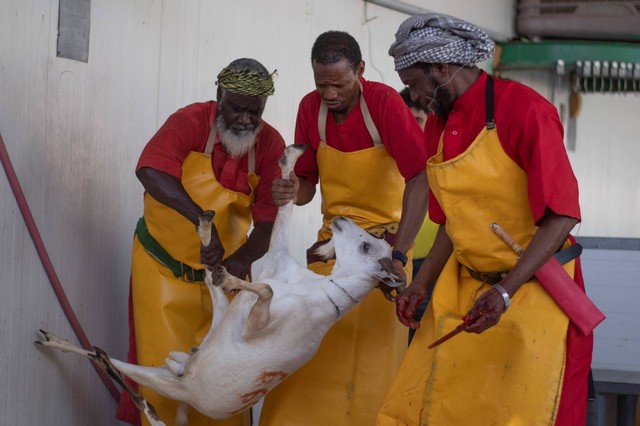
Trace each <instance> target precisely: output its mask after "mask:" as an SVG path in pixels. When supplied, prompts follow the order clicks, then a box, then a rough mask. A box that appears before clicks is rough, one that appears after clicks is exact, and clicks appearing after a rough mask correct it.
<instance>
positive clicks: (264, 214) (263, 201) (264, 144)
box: [251, 121, 285, 223]
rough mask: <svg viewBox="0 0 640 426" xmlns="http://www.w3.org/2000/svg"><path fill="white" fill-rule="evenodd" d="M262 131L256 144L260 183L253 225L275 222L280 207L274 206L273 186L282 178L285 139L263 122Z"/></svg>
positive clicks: (255, 200) (257, 170)
mask: <svg viewBox="0 0 640 426" xmlns="http://www.w3.org/2000/svg"><path fill="white" fill-rule="evenodd" d="M262 125H263V127H262V130H261V132H260V135H259V140H258V142H257V143H256V173H257V174H258V176H260V182H259V183H258V186H257V187H256V194H255V199H254V203H253V207H252V208H251V213H252V215H253V223H260V222H273V221H274V220H275V218H276V214H277V213H278V207H276V206H275V204H273V198H272V196H271V184H272V183H273V180H274V179H276V178H279V177H281V173H282V172H281V171H280V165H279V161H280V158H281V157H282V155H283V154H284V147H285V143H284V139H283V138H282V136H281V135H280V133H279V132H278V131H277V130H276V129H274V128H273V127H271V126H270V125H269V124H267V123H266V122H264V121H263V122H262Z"/></svg>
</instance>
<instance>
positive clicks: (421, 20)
mask: <svg viewBox="0 0 640 426" xmlns="http://www.w3.org/2000/svg"><path fill="white" fill-rule="evenodd" d="M494 47H495V44H494V42H493V40H491V38H489V36H488V35H487V34H486V33H485V32H484V31H482V30H481V29H480V28H478V27H477V26H475V25H473V24H470V23H468V22H465V21H463V20H461V19H458V18H455V17H453V16H449V15H444V14H441V13H428V14H424V15H416V16H412V17H411V18H409V19H407V20H406V21H404V22H403V23H402V25H400V28H398V31H397V32H396V41H395V42H394V43H393V44H392V45H391V47H390V48H389V55H391V56H393V58H394V62H395V69H396V71H398V70H401V69H405V68H407V67H410V66H411V65H413V64H415V63H416V62H426V63H442V64H461V65H475V64H477V63H478V62H482V61H484V60H486V59H489V58H490V57H491V56H492V55H493V50H494Z"/></svg>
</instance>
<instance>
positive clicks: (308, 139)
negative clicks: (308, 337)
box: [260, 31, 426, 426]
mask: <svg viewBox="0 0 640 426" xmlns="http://www.w3.org/2000/svg"><path fill="white" fill-rule="evenodd" d="M311 65H312V68H313V75H314V79H315V83H316V90H314V91H313V92H311V93H309V94H307V95H306V96H305V97H304V98H303V99H302V101H301V102H300V106H299V110H298V118H297V122H296V132H295V142H296V143H299V144H305V145H307V146H308V149H307V150H306V151H305V153H304V154H303V155H302V156H301V157H300V159H299V160H298V163H297V164H296V168H295V173H292V174H291V176H290V178H291V179H290V180H283V179H277V180H275V181H274V185H273V196H274V201H275V202H276V204H278V205H282V204H284V203H286V202H287V201H289V200H291V199H295V200H296V203H297V204H299V205H302V204H306V203H308V202H309V201H310V200H311V199H312V198H313V196H314V194H315V191H316V183H317V182H318V180H319V181H320V190H321V193H322V213H323V226H322V228H321V229H320V231H319V233H318V242H317V243H316V244H315V245H314V247H312V249H310V250H309V252H308V255H307V262H308V264H309V269H311V270H313V271H315V272H317V273H321V274H328V273H330V271H331V269H332V267H333V264H334V260H331V261H328V262H323V261H320V260H319V259H318V258H317V256H316V255H315V253H314V250H313V249H314V248H315V247H317V246H319V245H322V244H324V243H326V242H327V241H328V240H329V239H330V238H331V230H330V229H329V225H330V223H331V220H332V219H333V218H334V217H336V216H346V217H348V218H350V219H352V220H353V221H354V222H355V223H356V224H358V225H359V226H361V227H362V228H364V229H366V230H367V231H369V232H372V233H375V234H377V235H379V236H380V237H384V238H386V239H387V240H388V241H391V242H393V241H394V238H395V251H394V257H395V258H396V260H394V265H395V267H396V270H398V272H399V273H401V270H402V266H403V265H406V266H408V271H409V272H408V273H407V275H408V276H411V275H410V267H411V264H410V263H407V262H408V258H410V254H407V252H408V251H409V249H410V247H411V245H412V242H413V239H414V237H415V234H416V232H417V230H418V228H419V227H420V224H421V223H422V220H423V218H424V214H425V211H426V174H425V172H424V166H425V162H426V150H425V147H424V142H423V139H422V132H421V130H420V127H419V126H418V124H417V123H416V121H415V119H414V118H413V116H412V115H411V112H410V111H409V109H408V108H407V107H406V106H405V104H404V102H403V101H402V98H401V97H400V95H399V94H398V92H396V91H395V90H394V89H393V88H391V87H389V86H386V85H384V84H381V83H376V82H371V81H367V80H365V79H364V78H362V74H363V72H364V67H365V65H364V62H363V61H362V55H361V53H360V47H359V46H358V43H357V42H356V40H355V39H354V38H353V37H352V36H351V35H349V34H347V33H345V32H339V31H328V32H326V33H323V34H321V35H320V36H319V37H318V38H317V39H316V41H315V43H314V45H313V48H312V51H311ZM405 182H406V187H405ZM403 190H404V196H403ZM410 198H415V200H416V201H417V202H418V205H419V206H422V207H423V208H421V209H419V208H416V209H415V210H412V211H407V210H405V209H403V206H405V205H406V203H407V202H408V199H410ZM401 212H402V220H401ZM337 285H339V283H337ZM335 302H336V309H337V312H336V314H337V315H340V304H355V303H357V302H358V301H355V300H353V299H352V298H350V296H349V295H348V294H345V299H344V300H340V301H335ZM406 342H407V332H406V330H403V329H402V327H398V323H397V321H396V320H395V315H394V306H393V304H391V303H389V302H388V301H386V300H385V298H384V296H383V295H382V294H381V293H380V292H378V291H375V292H372V293H371V294H370V295H369V296H367V298H366V299H365V300H364V301H363V302H362V303H361V304H360V305H359V306H358V307H356V308H354V309H353V310H352V311H351V312H349V313H348V314H347V315H345V316H344V317H343V318H341V319H340V321H339V322H338V323H337V324H336V325H335V326H334V327H333V328H332V329H331V330H329V332H328V334H327V335H326V336H325V338H324V340H323V342H322V345H321V346H320V349H319V351H318V353H317V354H316V356H315V357H314V358H313V359H312V360H311V361H310V362H309V363H308V364H307V365H305V366H303V367H302V368H301V369H300V370H299V371H297V372H296V373H294V374H293V375H292V376H291V377H289V378H287V379H286V380H285V381H284V382H283V383H282V384H280V385H279V386H278V387H277V388H275V389H274V390H273V391H272V392H271V393H270V394H269V395H267V397H266V399H265V403H264V406H263V409H262V417H261V419H260V424H261V425H262V426H275V425H305V426H314V425H317V426H326V425H332V426H341V425H354V426H360V425H371V424H373V423H374V422H375V418H376V412H377V410H378V407H379V405H380V402H381V401H382V397H383V394H384V390H385V389H386V388H387V387H388V386H389V383H390V380H391V377H392V376H393V374H394V373H395V371H396V369H397V367H398V365H399V362H400V360H401V359H402V356H403V354H404V352H405V350H406V344H407V343H406ZM303 343H304V342H301V344H303Z"/></svg>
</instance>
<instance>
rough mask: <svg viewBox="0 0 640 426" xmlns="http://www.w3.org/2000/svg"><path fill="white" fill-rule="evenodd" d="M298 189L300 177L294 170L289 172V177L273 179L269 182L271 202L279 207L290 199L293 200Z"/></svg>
mask: <svg viewBox="0 0 640 426" xmlns="http://www.w3.org/2000/svg"><path fill="white" fill-rule="evenodd" d="M299 189H300V179H299V178H298V176H296V174H295V173H294V172H291V173H289V179H274V180H273V183H272V184H271V196H272V197H273V204H275V205H276V206H278V207H281V206H284V205H285V204H287V203H288V202H289V201H291V200H293V201H294V202H295V199H296V196H297V194H298V190H299Z"/></svg>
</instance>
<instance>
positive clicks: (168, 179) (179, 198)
mask: <svg viewBox="0 0 640 426" xmlns="http://www.w3.org/2000/svg"><path fill="white" fill-rule="evenodd" d="M274 74H275V71H274V72H273V73H269V72H268V71H267V69H266V68H265V67H264V66H263V65H262V64H260V63H259V62H258V61H256V60H254V59H247V58H242V59H237V60H235V61H233V62H231V63H230V64H229V65H228V66H227V67H226V68H224V69H223V70H222V71H221V72H220V73H219V74H218V78H217V81H216V84H217V85H218V89H217V97H216V99H217V101H208V102H202V103H195V104H191V105H188V106H186V107H184V108H182V109H180V110H178V111H176V112H175V113H174V114H172V115H171V116H170V117H169V118H168V119H167V121H166V122H165V123H164V124H163V125H162V127H161V128H160V129H159V130H158V131H157V133H156V134H155V135H154V136H153V137H152V138H151V140H150V141H149V142H148V143H147V145H146V146H145V148H144V150H143V151H142V155H141V156H140V159H139V161H138V165H137V167H136V176H137V177H138V179H139V180H140V182H141V183H142V185H143V186H144V189H145V191H146V193H145V195H144V216H143V217H142V218H141V219H140V220H139V221H138V224H137V226H136V234H135V238H134V242H133V254H132V271H131V292H130V300H129V313H130V319H129V324H130V337H129V340H130V346H129V356H128V361H129V362H132V363H136V364H140V365H149V366H158V365H163V364H164V358H165V357H166V356H167V354H168V353H169V352H170V351H183V352H189V351H190V349H191V348H192V347H196V346H198V345H199V344H200V342H201V340H202V339H203V338H204V336H205V335H206V333H207V331H208V330H209V327H210V324H211V319H212V306H211V299H210V297H209V293H208V290H207V287H206V285H205V284H204V281H203V275H204V274H203V271H204V269H203V268H204V265H207V266H213V265H216V264H218V263H222V265H223V266H224V267H225V268H226V269H227V271H229V273H231V274H232V275H234V276H236V277H238V278H242V279H245V278H247V277H248V276H249V273H250V269H251V264H252V263H253V262H254V261H255V260H257V259H259V258H260V257H262V256H263V255H264V253H265V252H266V251H267V249H268V247H269V240H270V237H271V230H272V227H273V221H274V220H275V217H276V213H277V210H278V208H277V207H276V206H275V205H274V204H273V201H272V197H271V185H272V181H273V180H274V179H275V178H278V177H280V173H281V171H280V167H279V165H278V161H279V160H280V158H281V157H282V155H283V152H284V147H285V143H284V140H283V138H282V136H281V135H280V134H279V133H278V131H277V130H276V129H274V128H273V127H271V126H270V125H269V124H268V123H266V122H264V121H262V113H263V111H264V108H265V104H266V101H267V96H269V95H271V94H273V92H274V85H273V76H274ZM206 210H212V211H214V212H215V216H214V221H213V224H214V226H213V227H212V238H211V243H210V245H209V246H207V247H203V246H201V245H200V238H199V236H198V234H197V233H196V232H195V226H196V225H197V223H198V217H199V216H200V215H201V214H202V212H203V211H206ZM251 224H253V230H252V231H251V233H250V235H248V232H249V228H250V227H251ZM141 393H142V395H143V396H144V397H145V398H146V399H147V400H148V401H149V402H151V404H152V405H153V406H154V407H155V408H156V410H157V411H158V413H159V415H160V418H166V419H170V418H175V415H176V408H177V404H176V402H174V401H171V400H168V399H166V398H164V397H161V396H160V395H158V394H157V393H155V392H152V391H150V390H148V389H145V388H144V387H142V388H141ZM117 417H118V418H119V419H120V420H123V421H126V422H129V423H131V424H134V425H135V424H140V416H139V412H138V410H137V408H135V406H134V405H133V403H132V401H131V400H130V398H129V397H128V396H127V395H126V394H125V393H123V396H122V398H121V401H120V406H119V410H118V415H117ZM189 417H190V418H189V424H190V425H242V424H248V423H246V422H247V419H246V418H244V417H247V416H246V414H245V415H244V416H243V415H239V416H236V417H233V418H231V419H229V420H225V421H215V422H214V421H213V420H211V419H208V418H205V417H204V416H202V415H201V414H199V413H197V412H195V411H192V412H191V415H190V416H189ZM142 420H143V421H145V422H146V419H142Z"/></svg>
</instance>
